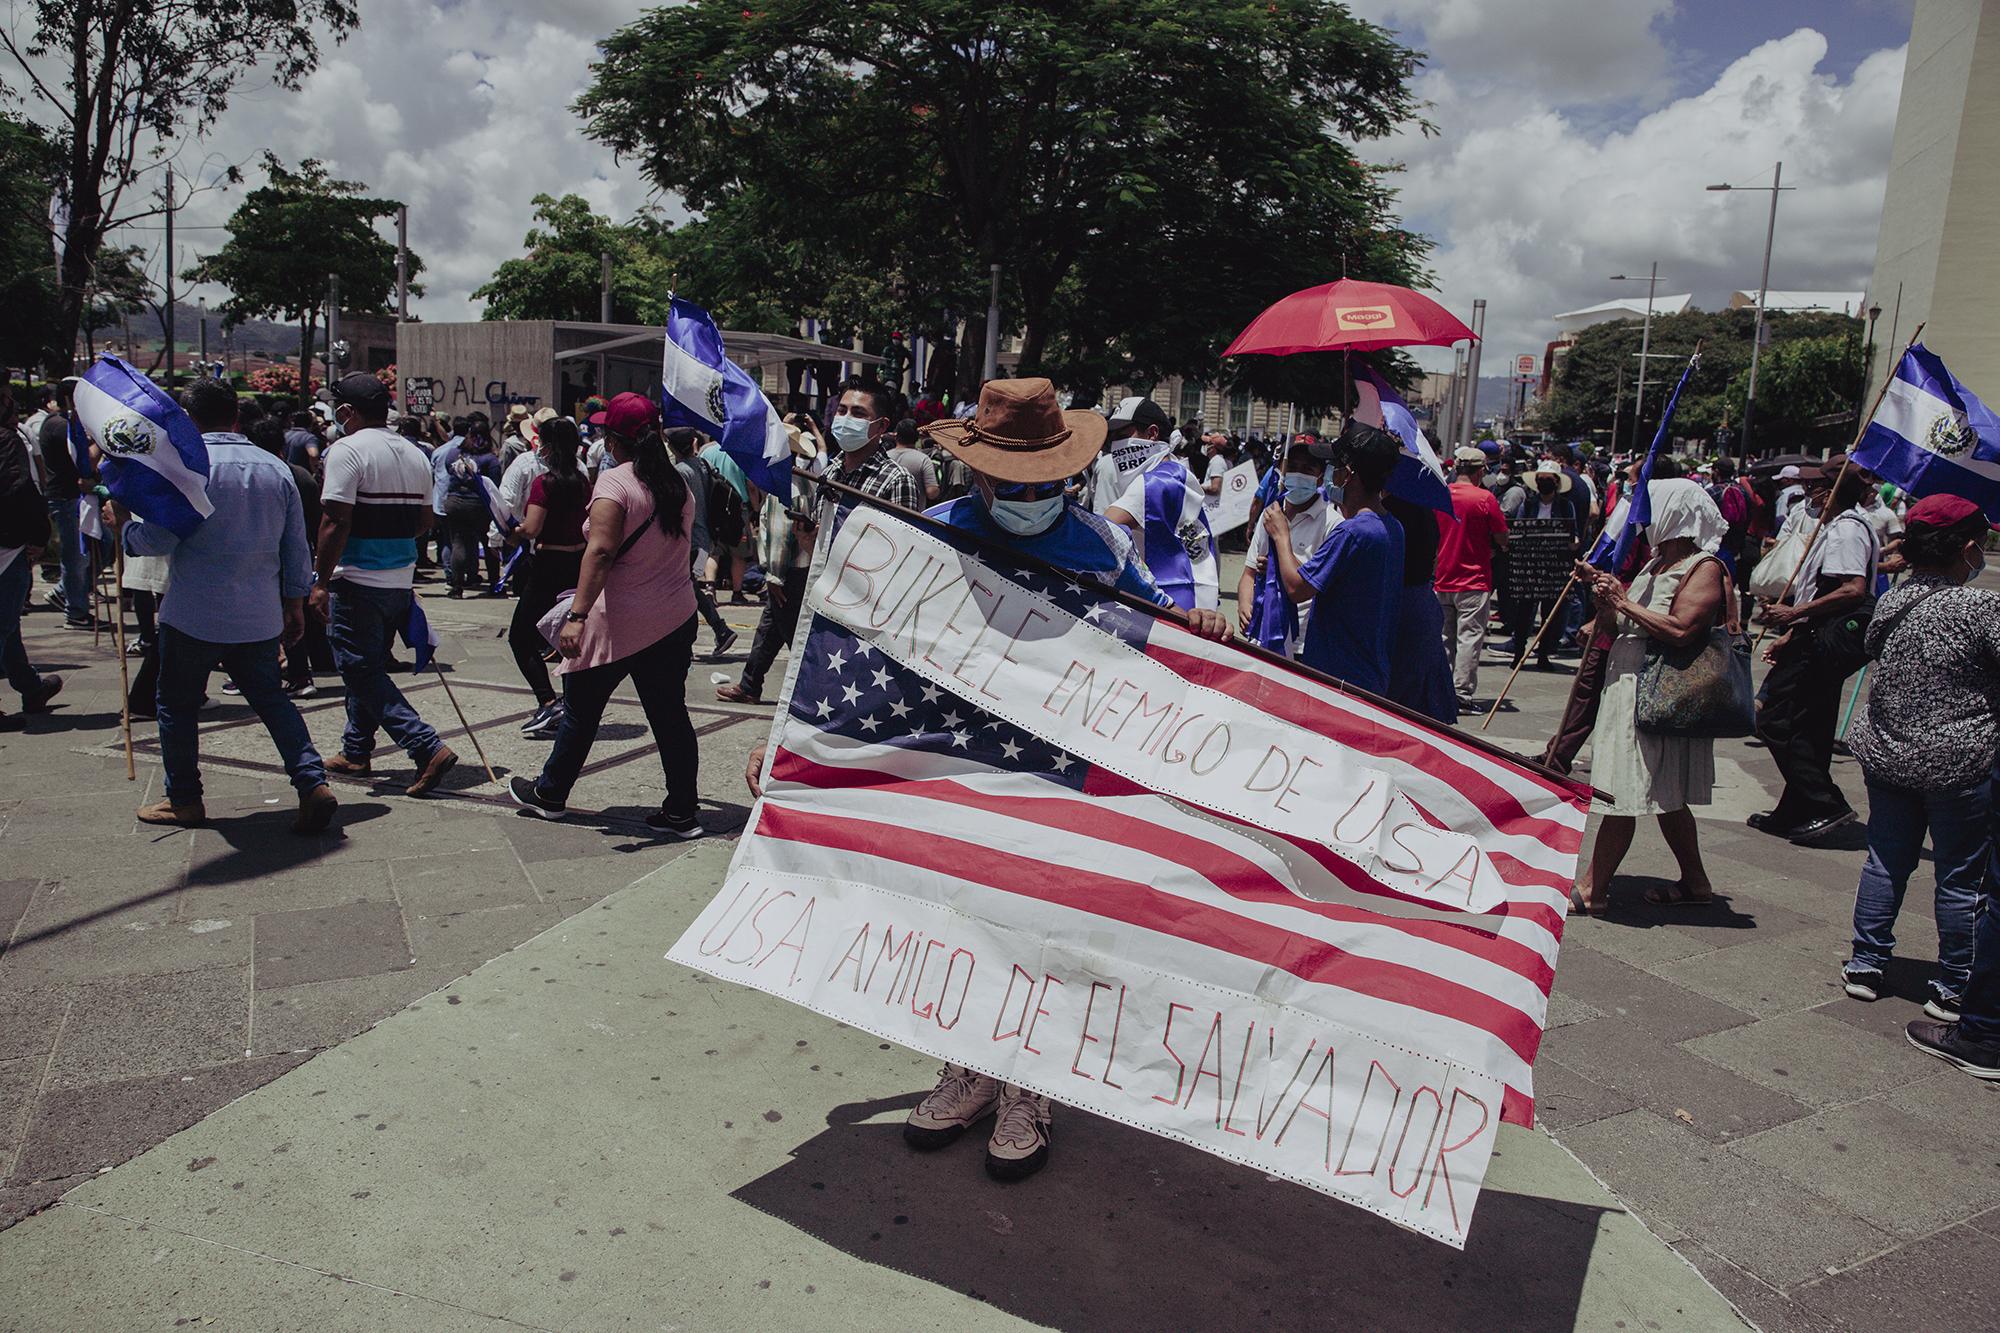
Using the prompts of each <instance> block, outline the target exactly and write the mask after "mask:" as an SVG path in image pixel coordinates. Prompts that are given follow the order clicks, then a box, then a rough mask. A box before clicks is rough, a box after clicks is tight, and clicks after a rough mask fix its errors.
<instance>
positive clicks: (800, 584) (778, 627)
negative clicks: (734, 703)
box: [737, 569, 812, 698]
mask: <svg viewBox="0 0 2000 1333" xmlns="http://www.w3.org/2000/svg"><path fill="white" fill-rule="evenodd" d="M811 572H812V571H811V570H808V569H788V570H786V571H785V583H784V587H785V599H784V600H785V604H784V605H783V606H775V605H773V604H772V603H771V601H770V599H769V598H766V599H765V601H764V614H763V615H762V616H761V617H759V619H758V621H757V637H756V638H754V639H752V640H751V641H750V656H749V657H748V658H747V659H746V660H745V661H744V663H743V678H742V679H741V680H739V681H737V687H738V688H739V689H741V690H742V691H743V692H744V693H745V694H752V695H756V696H758V697H759V698H762V697H763V694H764V677H765V675H766V674H767V673H769V671H770V670H771V663H773V662H775V661H777V660H778V650H779V649H780V648H782V647H784V646H785V645H786V644H788V643H790V642H791V641H792V634H793V632H794V631H796V630H797V629H798V627H799V603H800V602H802V601H804V600H805V597H806V575H807V574H809V573H811Z"/></svg>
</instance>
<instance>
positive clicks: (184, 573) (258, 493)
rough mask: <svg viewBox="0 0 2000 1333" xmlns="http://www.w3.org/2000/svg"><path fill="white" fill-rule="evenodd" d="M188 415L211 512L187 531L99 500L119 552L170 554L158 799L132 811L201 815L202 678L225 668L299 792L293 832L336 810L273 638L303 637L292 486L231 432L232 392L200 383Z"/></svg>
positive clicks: (183, 822) (170, 816)
mask: <svg viewBox="0 0 2000 1333" xmlns="http://www.w3.org/2000/svg"><path fill="white" fill-rule="evenodd" d="M185 406H186V408H187V412H188V415H189V416H190V417H192V418H194V424H195V425H196V426H197V427H198V428H199V429H200V430H201V432H202V442H203V443H204V444H206V445H207V446H208V488H207V489H208V498H209V502H210V503H211V504H213V505H214V506H215V512H214V513H213V514H211V515H210V516H209V517H208V518H207V519H205V520H203V522H202V524H201V526H200V527H198V528H196V529H195V530H194V532H193V533H192V534H191V535H190V536H188V537H185V538H181V537H176V536H175V535H174V534H173V533H172V532H171V531H169V530H168V529H167V528H165V527H162V526H161V525H159V524H157V523H146V522H143V521H141V520H139V519H137V518H134V517H133V516H132V515H131V514H130V513H129V512H127V510H126V509H125V507H124V506H123V505H121V504H119V503H118V502H117V501H115V500H113V501H107V502H106V504H105V507H104V509H105V513H104V519H105V524H106V526H107V527H112V528H115V529H117V530H118V534H119V540H120V541H121V542H123V543H124V547H125V553H126V554H127V555H164V556H167V557H168V558H169V560H170V561H171V564H170V565H169V578H168V583H167V591H166V593H165V595H164V597H163V598H162V600H161V602H160V617H159V618H160V692H159V703H158V707H159V727H160V759H161V762H162V763H163V764H164V765H165V766H166V770H167V791H166V799H165V800H162V801H158V802H156V803H154V804H152V805H148V806H146V807H144V808H142V809H141V810H140V811H139V819H140V821H141V822H143V823H147V824H174V825H179V826H180V827H182V828H193V827H195V826H197V825H199V824H202V823H204V822H205V821H206V820H207V818H208V812H207V809H206V807H205V806H204V805H203V803H202V790H201V768H200V754H199V747H198V743H197V736H198V732H199V728H200V723H199V718H198V714H199V712H200V709H201V700H202V696H203V694H204V693H205V692H206V690H207V686H208V676H209V673H210V672H211V671H214V670H215V669H216V668H217V667H220V668H222V670H223V671H224V672H226V673H227V674H228V676H229V678H230V679H231V680H233V681H235V682H236V685H237V687H238V688H239V689H241V690H242V692H243V702H245V703H247V704H249V705H250V706H251V707H252V708H253V709H255V710H256V712H257V716H258V717H259V718H260V719H262V721H263V723H264V729H265V730H266V731H268V732H270V733H271V740H272V742H273V743H274V744H276V745H277V747H278V754H279V756H280V757H281V758H282V759H283V760H284V764H285V773H286V775H287V776H289V777H290V778H291V780H292V786H293V787H294V788H296V789H297V791H298V793H299V812H298V817H297V818H296V819H295V820H294V821H293V823H292V831H293V832H295V833H318V832H320V831H322V830H324V829H325V828H326V827H327V825H328V824H330V823H331V822H332V821H333V812H334V810H335V808H336V807H337V806H338V804H339V803H338V802H337V801H335V800H334V796H333V792H332V791H331V790H329V789H328V787H327V785H326V766H325V765H324V764H323V763H322V762H321V761H320V757H319V752H318V751H317V750H315V749H314V748H313V743H312V737H311V736H310V735H309V734H307V732H306V724H305V719H304V718H302V717H300V716H299V710H298V705H296V704H294V703H293V702H292V701H291V699H290V698H289V697H288V696H287V695H286V694H285V687H284V681H283V678H282V676H281V673H280V671H279V667H278V643H279V640H280V639H281V638H282V639H283V641H284V642H285V643H287V644H291V643H297V642H298V640H299V638H300V636H301V635H303V634H304V633H305V596H306V593H307V592H308V591H309V590H310V589H311V587H312V558H311V552H310V548H309V547H308V546H307V545H306V523H305V513H304V509H303V507H302V505H301V503H300V500H299V489H298V484H297V483H296V482H295V481H293V480H292V470H291V468H290V467H288V466H287V465H286V464H285V463H283V462H282V461H280V460H279V459H277V458H276V457H274V456H273V455H271V454H268V453H266V452H265V451H264V450H262V449H260V448H258V447H257V446H256V445H254V444H252V443H251V442H250V441H249V440H248V439H247V438H246V437H244V436H243V435H240V434H238V433H237V430H236V390H234V389H232V388H230V387H229V385H228V384H227V383H225V382H223V381H221V380H202V381H199V382H198V383H196V384H195V385H194V386H193V387H192V388H190V389H189V390H188V391H187V395H186V403H185Z"/></svg>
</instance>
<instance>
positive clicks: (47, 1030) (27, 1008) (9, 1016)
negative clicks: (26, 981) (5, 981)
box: [0, 987, 75, 1060]
mask: <svg viewBox="0 0 2000 1333" xmlns="http://www.w3.org/2000/svg"><path fill="white" fill-rule="evenodd" d="M74 994H75V991H73V990H71V989H69V988H67V987H65V988H62V989H58V990H40V991H0V1060H12V1059H15V1058H17V1057H19V1056H23V1055H47V1054H48V1053H49V1051H50V1050H51V1049H52V1048H53V1047H54V1046H55V1044H56V1032H57V1031H58V1030H59V1029H60V1028H61V1027H62V1021H63V1013H64V1011H65V1010H66V1009H68V1007H69V1002H70V997H71V996H72V995H74Z"/></svg>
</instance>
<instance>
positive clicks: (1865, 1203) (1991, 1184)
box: [1727, 1100, 2000, 1248]
mask: <svg viewBox="0 0 2000 1333" xmlns="http://www.w3.org/2000/svg"><path fill="white" fill-rule="evenodd" d="M1727 1151H1728V1152H1729V1153H1730V1154H1731V1155H1733V1156H1735V1157H1736V1158H1738V1159H1739V1160H1741V1161H1744V1162H1757V1163H1760V1164H1761V1165H1763V1166H1766V1167H1769V1168H1771V1169H1772V1170H1774V1171H1777V1172H1780V1173H1782V1174H1783V1175H1784V1176H1786V1177H1787V1178H1788V1179H1791V1180H1793V1181H1796V1182H1797V1183H1798V1184H1799V1185H1800V1186H1802V1187H1803V1188H1805V1189H1809V1190H1811V1191H1813V1192H1814V1193H1815V1194H1818V1195H1819V1196H1820V1197H1822V1198H1825V1199H1829V1200H1832V1201H1833V1202H1834V1203H1835V1204H1837V1205H1839V1206H1840V1207H1841V1208H1842V1209H1844V1210H1845V1211H1847V1212H1850V1213H1853V1214H1854V1215H1855V1216H1857V1217H1862V1218H1866V1219H1867V1220H1868V1221H1869V1222H1871V1223H1873V1224H1874V1225H1875V1226H1877V1227H1879V1228H1880V1229H1881V1230H1883V1231H1885V1232H1888V1233H1889V1234H1891V1235H1894V1236H1900V1237H1903V1238H1904V1239H1913V1238H1915V1237H1918V1236H1925V1235H1928V1234H1930V1233H1931V1232H1933V1231H1936V1230H1938V1229H1939V1228H1941V1227H1945V1226H1949V1225H1951V1224H1953V1223H1955V1222H1962V1221H1964V1220H1965V1219H1966V1218H1968V1217H1971V1216H1972V1215H1974V1214H1975V1213H1978V1212H1982V1211H1984V1210H1986V1209H1988V1208H1992V1207H1994V1206H1995V1205H1996V1204H2000V1150H1996V1149H1994V1148H1993V1147H1991V1146H1989V1145H1987V1144H1984V1143H1979V1142H1977V1141H1975V1140H1972V1139H1970V1138H1968V1136H1966V1135H1964V1134H1962V1133H1960V1132H1959V1131H1958V1129H1957V1127H1956V1126H1955V1125H1952V1124H1950V1123H1946V1122H1940V1121H1936V1120H1931V1119H1928V1118H1926V1117H1923V1116H1917V1115H1912V1114H1911V1113H1909V1112H1908V1111H1904V1110H1900V1109H1898V1108H1897V1107H1894V1106H1890V1105H1888V1104H1886V1103H1884V1102H1882V1101H1879V1100H1871V1101H1865V1102H1856V1103H1855V1104H1854V1105H1852V1106H1843V1107H1837V1108H1835V1109H1833V1110H1829V1111H1821V1112H1818V1113H1817V1114H1815V1115H1812V1116H1809V1117H1807V1118H1806V1119H1803V1120H1797V1121H1794V1122H1792V1123H1791V1124H1788V1125H1779V1126H1777V1127H1776V1128H1774V1129H1769V1130H1766V1131H1765V1132H1763V1133H1762V1134H1758V1135H1756V1136H1754V1137H1752V1138H1748V1139H1745V1140H1743V1141H1741V1142H1738V1143H1732V1144H1730V1145H1729V1148H1728V1150H1727ZM1885 1248H1886V1247H1885Z"/></svg>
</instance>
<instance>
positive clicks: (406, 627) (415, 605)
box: [403, 595, 438, 671]
mask: <svg viewBox="0 0 2000 1333" xmlns="http://www.w3.org/2000/svg"><path fill="white" fill-rule="evenodd" d="M403 642H404V643H406V644H408V645H409V646H410V651H411V652H413V653H415V654H416V655H417V667H416V669H417V670H419V671H422V670H424V669H425V668H426V667H428V666H430V664H431V659H432V658H434V657H436V656H437V646H438V635H437V631H436V630H434V629H432V628H431V621H430V617H429V616H427V615H425V614H424V603H423V599H422V598H420V597H417V596H415V595H412V596H411V598H410V614H409V616H408V618H407V619H405V620H404V621H403Z"/></svg>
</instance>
